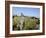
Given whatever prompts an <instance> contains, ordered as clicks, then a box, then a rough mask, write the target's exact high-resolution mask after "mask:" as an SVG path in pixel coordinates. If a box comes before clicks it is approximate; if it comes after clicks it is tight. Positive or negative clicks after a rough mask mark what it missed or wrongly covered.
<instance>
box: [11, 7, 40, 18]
mask: <svg viewBox="0 0 46 38" xmlns="http://www.w3.org/2000/svg"><path fill="white" fill-rule="evenodd" d="M21 13H23V15H24V16H34V17H37V18H40V8H27V7H13V8H12V14H13V16H14V15H19V16H20V15H21Z"/></svg>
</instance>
